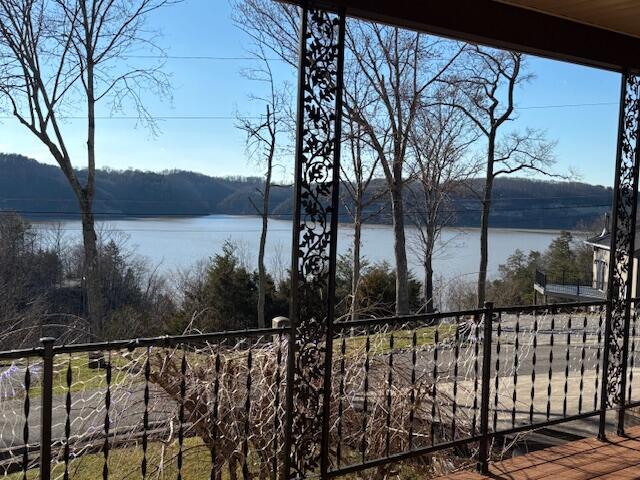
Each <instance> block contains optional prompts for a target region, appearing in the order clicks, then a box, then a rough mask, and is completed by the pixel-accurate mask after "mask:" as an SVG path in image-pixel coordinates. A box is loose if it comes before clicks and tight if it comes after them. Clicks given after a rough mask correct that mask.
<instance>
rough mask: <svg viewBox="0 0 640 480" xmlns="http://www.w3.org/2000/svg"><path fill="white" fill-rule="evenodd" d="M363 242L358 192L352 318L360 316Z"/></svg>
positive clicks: (355, 217) (354, 220)
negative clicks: (361, 250) (359, 294)
mask: <svg viewBox="0 0 640 480" xmlns="http://www.w3.org/2000/svg"><path fill="white" fill-rule="evenodd" d="M361 243H362V198H361V193H360V192H359V193H358V200H357V202H356V207H355V215H354V219H353V266H352V271H351V320H356V319H357V318H358V308H359V307H360V298H359V296H358V291H359V287H360V247H361Z"/></svg>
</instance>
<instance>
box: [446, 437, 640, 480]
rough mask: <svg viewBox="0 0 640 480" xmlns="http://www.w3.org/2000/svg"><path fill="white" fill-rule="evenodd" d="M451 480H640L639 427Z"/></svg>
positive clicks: (537, 453) (497, 465)
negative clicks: (484, 474)
mask: <svg viewBox="0 0 640 480" xmlns="http://www.w3.org/2000/svg"><path fill="white" fill-rule="evenodd" d="M443 478H447V479H450V480H483V479H505V480H525V479H526V480H537V479H549V480H560V479H562V480H564V479H567V480H586V479H592V478H598V479H607V480H613V479H617V480H630V479H640V427H635V428H630V429H628V431H627V434H626V435H625V436H624V437H617V436H615V435H611V436H610V438H609V439H608V440H607V441H606V442H600V441H598V440H597V439H595V438H590V439H587V440H580V441H578V442H571V443H567V444H565V445H560V446H557V447H552V448H548V449H545V450H539V451H537V452H533V453H530V454H527V455H523V456H520V457H516V458H512V459H509V460H505V461H502V462H497V463H494V464H492V465H491V468H490V473H489V475H488V476H483V475H480V474H478V473H475V472H472V471H465V472H458V473H455V474H452V475H449V476H447V477H443Z"/></svg>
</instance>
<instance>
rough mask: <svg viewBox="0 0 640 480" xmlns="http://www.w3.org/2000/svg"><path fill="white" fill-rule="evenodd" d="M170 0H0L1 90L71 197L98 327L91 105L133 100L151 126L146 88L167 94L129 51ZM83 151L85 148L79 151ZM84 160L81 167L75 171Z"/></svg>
mask: <svg viewBox="0 0 640 480" xmlns="http://www.w3.org/2000/svg"><path fill="white" fill-rule="evenodd" d="M169 3H172V0H53V1H45V0H0V95H1V96H2V99H3V100H4V102H5V106H6V107H7V108H8V110H9V111H10V112H11V114H12V115H13V116H14V117H15V118H16V119H17V120H18V121H19V122H20V123H21V124H22V125H23V126H24V127H25V128H27V129H28V130H29V131H30V132H31V133H32V134H33V135H34V136H35V137H36V138H37V139H38V140H39V141H40V142H41V143H42V144H43V145H44V146H45V147H46V148H47V149H48V150H49V152H50V153H51V155H52V157H53V158H54V159H55V160H56V162H57V163H58V165H59V166H60V168H61V170H62V172H63V173H64V175H65V177H66V179H67V181H68V182H69V184H70V185H71V188H72V189H73V192H74V193H75V196H76V198H77V201H78V204H79V208H80V213H81V218H82V236H83V243H84V263H85V265H84V270H85V276H86V280H87V282H86V284H87V296H88V303H89V316H90V319H91V322H92V324H93V326H94V329H95V331H96V332H97V333H99V332H101V331H102V327H103V325H102V322H103V320H104V306H103V301H102V298H101V289H100V281H99V275H98V265H97V261H98V250H97V248H98V247H97V235H96V231H95V215H94V211H93V201H94V197H95V172H96V119H97V116H96V109H97V108H98V106H99V105H100V104H102V103H107V102H108V103H109V104H110V105H111V107H112V109H116V110H119V109H124V108H125V107H126V106H129V105H132V106H133V108H134V109H135V110H136V112H137V113H138V115H139V117H140V119H141V120H143V121H145V122H147V124H148V125H151V126H153V119H152V117H151V115H150V113H149V112H148V111H147V110H146V109H145V107H144V104H143V102H142V96H143V93H144V92H145V91H150V92H154V93H158V94H166V93H167V91H168V79H167V76H166V75H165V74H164V73H163V72H162V70H161V64H159V65H155V66H151V67H149V66H145V67H140V66H132V65H130V64H129V62H128V60H127V59H128V58H129V57H128V56H129V55H133V54H134V53H135V52H139V51H141V50H144V51H149V50H155V51H157V50H158V47H157V46H156V45H155V43H154V36H153V35H151V34H149V33H148V32H147V31H146V30H145V28H144V27H145V19H146V18H147V17H148V16H149V14H151V13H152V12H153V11H155V10H156V9H158V8H160V7H162V6H164V5H167V4H169ZM65 111H80V112H81V114H82V116H83V118H84V120H85V121H86V156H85V158H84V159H82V160H81V159H80V158H79V157H80V156H78V157H74V156H72V154H71V151H70V149H69V143H70V139H69V137H68V136H67V134H66V133H65V128H64V114H65ZM84 155H85V154H83V156H84ZM81 164H84V166H85V167H86V174H85V173H84V172H83V173H82V174H80V173H79V172H78V170H76V166H77V165H81Z"/></svg>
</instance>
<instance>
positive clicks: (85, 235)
mask: <svg viewBox="0 0 640 480" xmlns="http://www.w3.org/2000/svg"><path fill="white" fill-rule="evenodd" d="M80 211H81V212H80V213H81V217H82V240H83V245H84V274H85V280H86V289H87V307H88V314H89V320H90V323H91V330H92V331H91V333H92V334H94V335H96V336H98V337H101V336H102V335H103V333H104V325H103V320H104V302H103V298H102V289H101V287H100V269H99V265H98V237H97V235H96V230H95V220H94V216H93V211H92V207H91V203H89V202H88V201H87V200H86V199H84V200H81V201H80Z"/></svg>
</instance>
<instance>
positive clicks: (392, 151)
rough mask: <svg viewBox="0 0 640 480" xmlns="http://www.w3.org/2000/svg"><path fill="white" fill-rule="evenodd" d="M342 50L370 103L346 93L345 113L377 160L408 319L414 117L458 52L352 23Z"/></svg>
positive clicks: (402, 310) (399, 294)
mask: <svg viewBox="0 0 640 480" xmlns="http://www.w3.org/2000/svg"><path fill="white" fill-rule="evenodd" d="M347 46H348V48H349V51H350V53H351V54H352V57H353V61H354V62H355V64H356V66H357V68H358V69H359V70H360V71H361V72H362V77H363V79H364V81H366V82H367V83H368V84H369V85H370V88H371V91H372V97H373V98H371V99H368V101H365V102H360V101H358V100H359V99H358V98H357V97H355V96H354V94H353V92H351V91H349V90H348V89H347V90H346V91H345V109H346V112H347V115H348V118H349V120H351V121H354V122H356V123H358V124H359V125H360V126H361V127H362V129H363V131H364V133H365V135H366V138H367V142H368V143H369V145H370V147H371V148H372V149H373V150H374V151H375V153H376V155H377V156H378V158H379V162H380V165H381V168H382V172H383V174H384V177H385V179H386V181H387V187H388V193H389V199H390V203H391V218H392V222H393V233H394V255H395V263H396V313H397V314H398V315H405V314H407V313H409V267H408V262H407V248H406V237H405V207H404V198H403V195H404V187H405V183H406V180H407V179H406V169H407V160H408V155H409V153H410V152H409V150H410V148H409V146H410V145H409V143H410V138H411V134H412V131H413V129H414V127H415V121H416V116H417V113H418V110H419V109H420V107H421V106H422V105H424V104H425V103H428V101H427V99H428V98H429V93H430V92H429V89H430V87H431V86H433V85H435V84H436V83H437V81H438V80H439V79H440V78H441V77H442V76H443V75H444V74H445V72H446V71H447V70H448V68H449V67H450V66H451V65H452V64H453V62H454V61H455V60H456V59H457V58H458V56H459V55H460V54H461V53H462V51H463V50H464V46H461V45H460V44H455V43H452V42H449V41H446V40H440V39H435V38H433V37H428V36H426V35H423V34H420V33H417V32H411V31H408V30H402V29H399V28H397V27H389V26H383V25H378V24H375V23H367V22H354V23H352V24H350V29H349V30H348V31H347Z"/></svg>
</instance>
